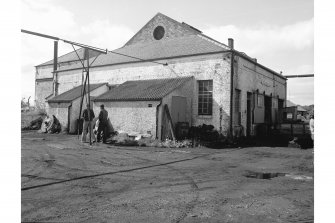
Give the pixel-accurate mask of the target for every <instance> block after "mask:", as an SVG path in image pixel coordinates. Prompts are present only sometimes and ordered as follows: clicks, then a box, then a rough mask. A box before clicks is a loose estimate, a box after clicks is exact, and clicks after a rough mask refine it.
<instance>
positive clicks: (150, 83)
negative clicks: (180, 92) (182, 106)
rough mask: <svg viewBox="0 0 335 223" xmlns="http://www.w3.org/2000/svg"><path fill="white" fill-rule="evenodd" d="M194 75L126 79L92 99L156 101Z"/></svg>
mask: <svg viewBox="0 0 335 223" xmlns="http://www.w3.org/2000/svg"><path fill="white" fill-rule="evenodd" d="M193 78H194V77H178V78H169V79H151V80H138V81H126V82H125V83H123V84H121V85H119V86H118V87H116V88H114V89H112V90H110V91H108V92H106V93H104V94H102V95H100V96H99V97H97V98H96V99H95V100H94V101H157V100H160V99H162V98H163V97H164V96H166V95H167V94H169V93H170V92H172V91H173V90H175V89H177V88H178V87H180V86H181V85H183V84H184V83H186V82H187V81H190V80H192V79H193Z"/></svg>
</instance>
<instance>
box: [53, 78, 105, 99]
mask: <svg viewBox="0 0 335 223" xmlns="http://www.w3.org/2000/svg"><path fill="white" fill-rule="evenodd" d="M103 85H107V83H100V84H90V91H93V90H95V89H97V88H99V87H101V86H103ZM82 86H83V85H80V86H77V87H75V88H72V89H71V90H68V91H66V92H64V93H62V94H60V95H57V96H55V97H53V98H50V99H49V100H47V102H48V103H66V102H72V101H73V100H75V99H77V98H79V97H80V96H81V90H82ZM85 90H86V92H87V85H86V88H85Z"/></svg>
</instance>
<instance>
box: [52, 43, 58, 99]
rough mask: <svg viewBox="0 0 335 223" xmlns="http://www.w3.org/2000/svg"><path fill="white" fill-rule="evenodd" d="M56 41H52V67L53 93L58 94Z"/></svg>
mask: <svg viewBox="0 0 335 223" xmlns="http://www.w3.org/2000/svg"><path fill="white" fill-rule="evenodd" d="M57 60H58V41H54V67H53V79H54V80H53V81H54V83H53V88H54V89H53V95H54V96H57V95H58V85H57V83H58V81H57V75H58V74H57V63H58V61H57Z"/></svg>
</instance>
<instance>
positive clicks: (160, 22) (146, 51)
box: [45, 13, 286, 79]
mask: <svg viewBox="0 0 335 223" xmlns="http://www.w3.org/2000/svg"><path fill="white" fill-rule="evenodd" d="M157 26H165V30H166V31H165V32H166V33H165V35H164V37H163V38H162V39H160V40H155V39H154V37H153V31H154V29H155V27H157ZM232 50H233V49H231V48H230V47H228V46H227V45H225V44H223V43H221V42H219V41H217V40H214V39H212V38H210V37H208V36H206V35H204V34H203V33H202V32H201V31H200V30H198V29H196V28H194V27H192V26H190V25H188V24H186V23H180V22H177V21H176V20H174V19H171V18H170V17H168V16H166V15H163V14H161V13H158V14H156V15H155V16H154V17H153V18H152V19H151V20H150V21H149V22H148V23H147V24H146V25H145V26H144V27H143V28H142V29H140V31H138V32H137V33H136V34H135V35H134V36H133V37H132V38H131V39H130V40H129V41H128V42H127V43H126V44H125V45H124V46H123V47H121V48H119V49H116V50H113V51H110V52H109V53H108V54H106V55H105V54H103V55H100V56H99V57H98V58H97V59H96V61H95V62H94V63H93V64H92V66H91V67H100V66H110V65H117V64H126V63H136V62H142V61H157V60H165V59H171V58H177V57H187V56H195V55H203V54H215V53H221V52H227V51H232ZM233 51H234V52H236V55H238V56H241V57H243V58H245V59H247V60H248V61H250V62H251V63H254V64H256V65H257V66H259V67H261V68H263V69H265V70H268V71H269V72H271V73H273V74H275V75H277V76H278V77H281V78H283V79H286V78H285V77H284V76H282V75H281V74H279V73H277V72H275V71H273V70H271V69H269V68H267V67H265V66H263V65H261V64H259V63H257V62H255V61H254V60H253V59H252V58H251V57H249V56H248V55H247V54H245V53H242V52H239V51H237V50H235V49H234V50H233ZM113 52H115V53H121V54H124V55H127V56H122V55H117V54H114V53H113ZM73 53H74V52H72V53H70V54H71V55H72V56H75V54H73ZM71 55H68V56H67V57H71V58H72V56H71ZM65 56H66V55H64V56H63V57H64V58H63V59H61V57H60V58H59V61H63V60H65V59H66V58H67V57H65ZM129 56H130V57H129ZM131 57H137V58H140V59H142V60H139V59H135V58H131ZM51 62H52V61H49V62H47V63H51ZM45 64H46V63H45ZM75 69H82V66H81V64H80V63H73V64H69V65H66V66H61V67H60V68H59V69H58V71H59V72H62V71H66V70H75Z"/></svg>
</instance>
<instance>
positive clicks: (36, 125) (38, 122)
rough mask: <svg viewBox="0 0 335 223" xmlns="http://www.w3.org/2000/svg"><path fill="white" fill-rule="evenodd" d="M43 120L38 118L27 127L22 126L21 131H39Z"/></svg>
mask: <svg viewBox="0 0 335 223" xmlns="http://www.w3.org/2000/svg"><path fill="white" fill-rule="evenodd" d="M42 122H43V118H42V117H38V118H37V119H34V120H32V121H31V122H30V123H29V125H28V126H24V127H23V128H22V130H39V129H40V128H41V126H42Z"/></svg>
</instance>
